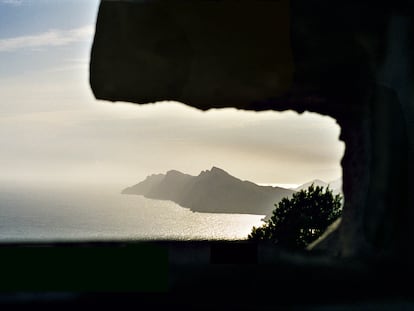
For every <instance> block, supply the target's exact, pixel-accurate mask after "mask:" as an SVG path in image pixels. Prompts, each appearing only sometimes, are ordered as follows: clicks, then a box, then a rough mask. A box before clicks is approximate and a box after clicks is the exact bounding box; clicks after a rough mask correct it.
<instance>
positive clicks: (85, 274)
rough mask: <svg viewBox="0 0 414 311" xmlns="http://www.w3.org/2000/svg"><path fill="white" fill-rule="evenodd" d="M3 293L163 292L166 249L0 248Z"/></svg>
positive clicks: (166, 271)
mask: <svg viewBox="0 0 414 311" xmlns="http://www.w3.org/2000/svg"><path fill="white" fill-rule="evenodd" d="M0 269H1V270H0V280H1V282H0V290H1V291H76V292H103V291H104V292H137V291H138V292H163V291H166V290H167V286H168V283H167V280H168V250H167V249H166V248H163V247H160V246H153V245H131V246H130V245H127V246H118V247H108V246H106V247H102V246H101V247H99V246H90V247H89V246H88V247H65V246H53V247H30V246H29V247H0Z"/></svg>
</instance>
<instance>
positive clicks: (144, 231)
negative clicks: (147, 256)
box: [0, 185, 262, 241]
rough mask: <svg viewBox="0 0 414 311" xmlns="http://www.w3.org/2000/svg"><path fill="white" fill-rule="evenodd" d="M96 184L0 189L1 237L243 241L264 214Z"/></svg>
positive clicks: (53, 239)
mask: <svg viewBox="0 0 414 311" xmlns="http://www.w3.org/2000/svg"><path fill="white" fill-rule="evenodd" d="M120 190H121V189H120V188H117V187H104V186H102V187H98V186H93V187H92V186H90V185H84V186H82V187H81V186H70V187H69V186H65V187H63V186H56V185H55V186H45V185H37V186H32V185H31V186H22V185H18V186H11V185H6V186H5V185H2V186H1V187H0V241H44V240H47V241H56V240H85V239H87V240H108V239H109V240H119V239H127V240H129V239H141V240H142V239H144V240H147V239H178V240H188V239H244V238H246V237H247V235H248V234H249V233H250V231H251V228H252V226H258V225H260V224H261V220H260V219H261V218H262V216H258V215H242V214H213V213H194V212H191V211H189V210H188V209H185V208H182V207H180V206H179V205H177V204H175V203H172V202H169V201H158V200H150V199H145V198H143V197H141V196H134V195H121V194H120Z"/></svg>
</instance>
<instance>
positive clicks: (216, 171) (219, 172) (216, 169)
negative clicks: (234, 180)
mask: <svg viewBox="0 0 414 311" xmlns="http://www.w3.org/2000/svg"><path fill="white" fill-rule="evenodd" d="M210 172H211V173H214V174H226V175H229V173H227V172H226V171H225V170H223V169H221V168H219V167H216V166H213V167H212V168H211V170H210Z"/></svg>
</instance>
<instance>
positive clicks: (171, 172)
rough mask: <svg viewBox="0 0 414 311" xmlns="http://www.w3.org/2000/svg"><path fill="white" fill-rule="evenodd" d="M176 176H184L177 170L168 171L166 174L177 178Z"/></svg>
mask: <svg viewBox="0 0 414 311" xmlns="http://www.w3.org/2000/svg"><path fill="white" fill-rule="evenodd" d="M177 175H184V174H183V173H181V172H180V171H177V170H169V171H168V172H167V174H166V176H177Z"/></svg>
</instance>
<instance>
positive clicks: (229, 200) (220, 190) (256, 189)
mask: <svg viewBox="0 0 414 311" xmlns="http://www.w3.org/2000/svg"><path fill="white" fill-rule="evenodd" d="M122 193H123V194H138V195H143V196H145V197H146V198H151V199H157V200H170V201H173V202H175V203H177V204H179V205H181V206H183V207H187V208H190V209H191V210H192V211H196V212H209V213H240V214H258V215H270V214H271V213H272V211H273V209H274V208H275V207H274V204H275V203H278V202H279V201H280V200H281V199H282V198H284V197H290V196H291V195H292V194H293V193H294V191H293V190H289V189H284V188H280V187H271V186H259V185H257V184H254V183H252V182H250V181H242V180H240V179H238V178H236V177H233V176H231V175H230V174H228V173H227V172H226V171H224V170H222V169H220V168H217V167H213V168H212V169H211V170H207V171H202V172H201V173H200V174H199V175H198V176H191V175H187V174H183V173H181V172H179V171H175V170H171V171H168V172H167V173H166V174H165V175H164V174H157V175H151V176H148V177H147V178H146V179H145V180H144V181H142V182H140V183H138V184H136V185H134V186H132V187H129V188H126V189H124V190H123V191H122Z"/></svg>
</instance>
